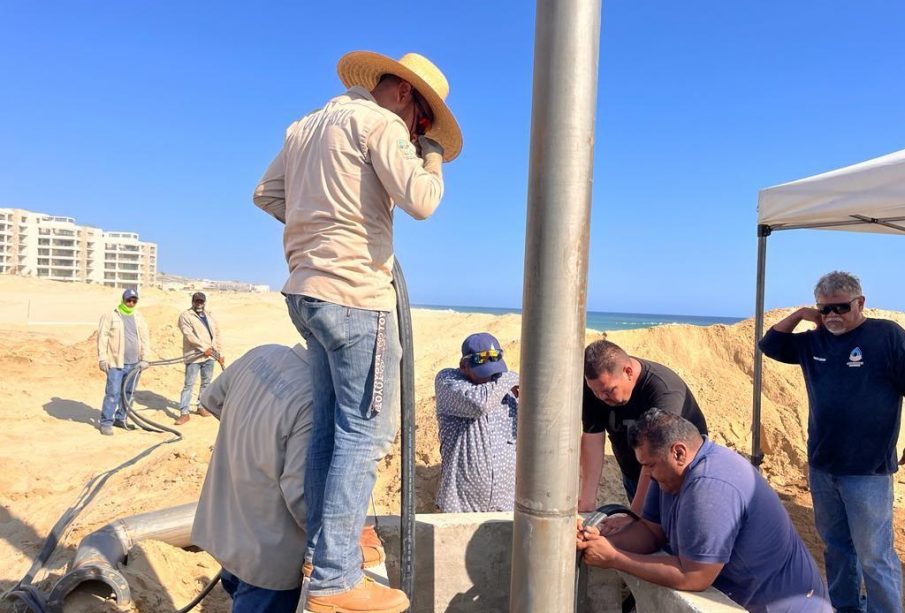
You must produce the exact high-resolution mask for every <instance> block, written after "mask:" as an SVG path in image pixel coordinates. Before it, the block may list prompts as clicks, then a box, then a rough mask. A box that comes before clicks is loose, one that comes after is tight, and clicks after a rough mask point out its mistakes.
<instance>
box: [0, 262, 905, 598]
mask: <svg viewBox="0 0 905 613" xmlns="http://www.w3.org/2000/svg"><path fill="white" fill-rule="evenodd" d="M118 297H119V291H117V290H112V289H110V288H103V287H97V286H89V285H80V284H70V283H57V282H51V281H42V280H38V279H28V278H18V277H10V276H2V275H0V398H2V403H0V420H2V423H3V426H4V427H3V431H2V434H0V466H2V467H3V470H2V471H0V560H2V561H3V564H2V567H0V591H2V590H6V589H8V588H9V587H11V586H12V585H13V584H14V583H15V582H16V581H17V580H18V579H19V578H20V577H21V576H22V575H23V574H24V573H25V572H26V570H28V568H29V566H30V564H31V560H32V558H33V557H34V556H35V555H36V554H37V552H38V550H39V548H40V547H41V545H42V543H43V541H44V539H45V537H46V536H47V534H48V533H49V531H50V529H51V527H52V526H53V524H54V523H55V522H56V521H57V519H58V518H59V516H60V515H61V514H62V513H63V512H64V511H65V510H66V509H67V508H68V507H69V506H70V505H71V504H73V503H74V502H75V500H76V499H77V498H78V496H79V494H80V492H81V491H82V488H83V486H84V484H85V483H86V482H87V481H88V480H89V479H91V478H92V477H93V476H95V475H97V474H98V473H100V472H103V471H105V470H107V469H110V468H113V467H115V466H118V465H119V464H121V463H123V462H125V461H127V460H129V459H130V458H132V457H133V456H135V455H136V454H138V453H139V452H141V451H142V450H144V449H145V448H147V447H150V446H151V445H153V444H154V443H157V442H160V441H163V440H166V438H168V435H161V434H154V433H147V432H141V431H138V432H133V433H126V432H123V431H120V430H116V435H115V436H113V437H102V436H100V435H99V434H98V431H97V430H96V427H95V423H96V421H97V419H98V417H99V414H100V413H99V407H100V403H101V399H102V396H103V389H104V380H105V379H104V374H103V373H101V372H100V371H99V370H98V369H97V362H96V348H95V346H96V343H95V331H96V322H97V320H98V318H99V317H100V315H101V314H102V313H103V312H104V311H105V310H108V309H112V308H113V307H115V306H116V304H117V303H118ZM188 303H189V296H188V295H187V294H185V295H184V294H182V293H173V292H164V291H161V290H145V291H143V292H142V295H141V300H140V302H139V309H140V310H141V312H142V313H143V314H144V316H145V317H146V318H147V320H148V323H149V326H150V329H151V338H152V344H153V351H152V354H153V356H154V359H162V358H171V357H174V356H178V355H180V354H181V350H182V340H181V335H180V334H179V332H178V330H177V328H176V319H177V317H178V315H179V313H180V312H181V311H182V310H184V309H185V308H187V307H188V306H189V304H188ZM208 307H209V309H210V311H211V312H213V313H214V315H215V316H216V317H217V319H218V322H219V323H220V328H221V330H222V333H223V336H224V355H225V357H226V359H227V360H228V361H229V360H231V359H234V358H236V357H238V356H239V355H241V354H242V353H243V352H245V351H247V350H248V349H250V348H252V347H254V346H256V345H260V344H264V343H285V344H293V343H295V342H296V340H297V339H298V334H297V332H296V331H295V329H294V328H293V326H292V324H291V323H290V321H289V317H288V315H287V313H286V307H285V305H284V303H283V300H282V297H281V296H280V295H279V294H276V293H270V294H220V293H210V294H209V295H208ZM788 312H789V310H788V309H786V310H777V311H772V312H770V313H768V314H767V318H766V325H767V326H769V325H771V324H772V323H774V322H776V321H777V320H778V319H780V318H781V317H783V316H784V315H785V314H787V313H788ZM868 315H870V316H873V317H884V318H889V319H894V320H896V321H898V322H899V323H900V324H905V314H903V313H896V312H889V311H872V310H869V311H868ZM413 320H414V345H415V357H416V372H415V382H416V397H417V417H416V428H417V442H416V462H417V483H416V496H417V504H418V511H419V512H432V511H433V508H434V507H433V498H434V494H435V492H436V488H437V483H438V477H439V471H440V450H439V443H438V441H437V427H436V420H435V417H434V387H433V381H434V375H435V374H436V372H437V371H438V370H440V369H441V368H446V367H454V366H455V365H456V364H457V361H458V355H459V347H460V344H461V342H462V339H463V338H464V337H465V336H467V335H468V334H470V333H472V332H477V331H488V332H490V333H492V334H494V335H495V336H496V337H497V338H499V340H500V342H501V343H502V345H503V348H504V350H505V352H506V360H507V363H508V364H509V367H510V368H511V369H513V370H519V337H520V334H521V319H520V317H519V316H518V315H503V316H495V315H486V314H465V313H454V312H445V311H437V310H418V309H416V310H414V311H413ZM752 330H753V323H752V321H751V320H745V321H742V322H740V323H738V324H735V325H731V326H724V325H714V326H710V327H706V328H701V327H693V326H687V325H666V326H661V327H658V328H651V329H645V330H629V331H618V332H613V333H611V334H609V335H608V338H610V339H611V340H613V341H614V342H616V343H618V344H619V345H621V346H622V347H624V348H625V349H626V350H627V351H629V352H630V353H632V354H634V355H637V356H640V357H644V358H648V359H651V360H654V361H657V362H661V363H663V364H666V365H668V366H669V367H671V368H672V369H674V370H675V371H676V372H678V373H679V374H680V375H681V376H682V377H683V378H684V379H685V381H686V382H687V383H688V385H689V387H691V389H692V391H693V392H694V394H695V396H696V397H697V399H698V401H699V403H700V404H701V407H702V408H703V410H704V412H705V414H706V416H707V421H708V424H709V426H710V431H711V434H712V437H713V439H714V440H716V441H717V442H718V443H721V444H725V445H727V446H729V447H732V448H733V449H736V450H738V451H739V452H741V453H745V454H747V453H749V452H750V449H751V436H750V423H751V389H752V387H751V379H752V370H753V369H752V334H753V332H752ZM600 337H602V334H601V333H599V332H593V331H589V332H588V336H587V340H588V341H589V342H590V341H591V340H594V339H596V338H600ZM551 351H555V348H551ZM182 377H183V369H182V367H181V366H178V365H177V366H169V367H157V368H152V369H150V370H149V371H148V372H147V373H145V374H144V375H143V376H142V379H141V384H140V391H139V393H138V394H137V397H136V400H137V403H136V404H137V406H138V408H139V409H140V410H141V412H142V415H145V416H147V417H149V418H150V419H153V420H155V421H160V422H162V423H167V424H170V423H172V419H173V418H174V417H175V416H176V415H177V413H178V408H177V404H178V397H179V392H180V390H181V388H182ZM806 426H807V403H806V395H805V388H804V384H803V382H802V379H801V374H800V371H799V369H798V368H797V367H795V366H789V365H784V364H778V363H776V362H773V361H770V360H766V361H765V370H764V400H763V427H762V433H763V435H762V441H763V447H764V450H765V452H766V454H767V455H766V460H765V462H764V464H763V470H764V474H765V475H766V476H767V478H768V479H769V481H770V483H771V484H772V485H773V487H774V488H775V489H776V490H777V491H778V492H779V495H780V497H781V498H782V500H783V502H784V503H785V505H786V507H787V508H788V510H789V513H790V514H791V516H792V519H793V520H794V522H795V524H796V526H797V527H798V530H799V532H800V533H801V535H802V537H803V538H804V539H805V542H806V543H807V544H808V546H809V547H810V549H811V551H812V552H813V553H814V555H815V558H816V559H817V561H818V563H820V564H821V565H822V554H821V549H820V543H819V540H818V538H817V536H816V533H815V531H814V527H813V519H812V514H811V504H810V496H809V495H808V492H807V482H806V477H805V475H806V472H805V471H806V452H805V431H806ZM181 431H182V432H183V433H184V436H185V438H184V439H183V440H182V441H180V442H179V443H176V444H169V445H162V446H160V447H158V448H157V449H155V450H154V451H153V452H151V454H150V455H149V456H148V457H145V458H143V459H141V460H140V461H138V462H136V463H135V464H133V465H130V466H127V467H124V468H123V469H121V470H119V471H118V472H117V473H116V474H114V475H113V476H112V477H111V478H110V479H109V481H107V483H106V485H105V486H104V488H103V489H102V490H101V491H100V493H99V494H98V496H97V497H96V498H95V499H94V501H93V502H92V503H91V504H90V505H89V506H88V507H87V509H86V510H85V511H84V512H82V514H81V515H80V516H79V518H78V520H77V521H76V522H75V524H74V526H73V529H72V531H71V532H70V533H69V534H68V535H67V536H66V538H65V539H64V541H63V542H62V544H61V546H60V548H59V549H58V551H57V553H56V555H54V557H53V558H52V559H51V564H50V565H49V567H48V568H49V570H48V572H47V573H44V574H43V575H41V576H40V577H39V579H40V580H41V585H42V587H46V586H48V585H50V584H52V582H53V581H55V580H56V579H57V578H58V577H59V576H60V575H61V574H62V573H63V572H65V565H66V564H67V563H68V562H69V561H70V560H71V559H72V556H73V553H74V551H75V547H76V546H77V545H78V543H79V541H80V540H81V539H82V538H83V537H84V536H86V535H87V534H89V533H90V532H92V531H94V530H96V529H97V528H99V527H101V526H103V525H104V524H106V523H108V522H110V521H111V520H113V519H116V518H118V517H125V516H129V515H134V514H136V513H141V512H146V511H151V510H156V509H160V508H164V507H168V506H172V505H177V504H182V503H185V502H191V501H194V500H197V497H198V493H199V491H200V488H201V484H202V481H203V479H204V475H205V471H206V468H207V462H208V459H209V457H210V453H211V446H212V445H213V442H214V440H215V437H216V432H217V421H216V420H215V419H213V418H200V417H197V416H193V417H192V419H191V421H190V422H189V423H188V424H186V425H185V426H183V427H182V428H181ZM576 436H577V433H576ZM901 448H902V444H901V442H900V444H899V449H901ZM903 481H905V479H903V476H902V472H900V473H898V475H897V479H896V489H895V493H896V499H895V500H896V501H895V527H896V540H897V548H898V551H899V556H900V558H902V557H905V534H903V531H905V500H903V492H905V490H903V487H902V486H903ZM399 488H400V468H399V451H398V447H397V449H396V450H395V451H394V452H393V453H391V454H390V455H389V456H388V457H387V458H386V459H385V460H384V461H383V462H382V463H381V466H380V471H379V476H378V481H377V485H376V487H375V490H374V500H375V504H376V507H377V512H378V513H398V512H399V511H398V509H399ZM599 500H600V501H601V502H604V501H606V502H624V498H623V494H622V488H621V484H620V482H619V479H618V470H617V467H616V463H615V461H613V460H612V458H610V459H609V460H608V461H607V463H606V467H605V471H604V476H603V479H602V481H601V487H600V497H599ZM216 570H217V565H216V563H215V562H214V561H213V560H212V559H211V558H210V557H209V556H208V555H207V554H205V553H192V552H187V551H182V550H180V549H176V548H173V547H170V546H168V545H165V544H163V543H158V542H146V543H143V544H141V545H139V546H138V547H137V548H136V549H133V552H132V556H131V558H130V563H129V565H128V567H127V569H126V573H127V576H128V578H129V580H130V585H131V587H132V590H133V596H134V599H135V606H136V609H135V610H139V611H146V612H151V611H154V612H163V611H173V610H175V609H178V608H179V607H182V606H183V605H185V604H186V603H187V602H188V601H189V600H190V599H191V598H192V597H193V596H194V595H195V594H197V593H198V592H199V591H200V589H201V587H202V586H203V585H204V583H205V582H206V581H207V580H208V579H209V578H210V577H211V576H213V574H214V573H215V572H216ZM4 607H7V608H8V607H9V605H8V604H3V603H0V610H5V609H4ZM72 609H73V610H79V607H78V606H74V607H72ZM82 610H86V611H88V610H94V611H96V610H99V608H98V605H97V602H96V601H88V602H87V604H84V605H83V609H82ZM197 610H200V611H204V612H206V613H219V612H226V611H228V610H229V606H228V600H227V598H226V596H225V595H224V594H223V592H222V590H221V589H220V588H217V589H216V590H215V591H214V592H213V594H212V596H211V597H209V599H208V600H206V601H205V602H204V603H203V605H202V606H201V607H200V608H199V609H197Z"/></svg>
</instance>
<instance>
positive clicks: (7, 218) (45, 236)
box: [0, 208, 157, 288]
mask: <svg viewBox="0 0 905 613" xmlns="http://www.w3.org/2000/svg"><path fill="white" fill-rule="evenodd" d="M0 274H11V275H24V276H30V277H41V278H44V279H52V280H55V281H85V282H88V283H97V284H102V285H108V286H111V287H135V288H138V287H141V286H143V285H155V284H156V283H157V245H156V244H154V243H147V242H143V241H141V240H139V239H138V234H135V233H134V232H105V231H104V230H101V229H100V228H94V227H91V226H80V225H78V224H76V223H75V219H73V218H72V217H58V216H54V215H46V214H44V213H35V212H32V211H26V210H23V209H5V208H0Z"/></svg>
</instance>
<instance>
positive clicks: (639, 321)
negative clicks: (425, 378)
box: [412, 304, 746, 331]
mask: <svg viewBox="0 0 905 613" xmlns="http://www.w3.org/2000/svg"><path fill="white" fill-rule="evenodd" d="M412 308H416V309H426V310H429V311H453V312H456V313H484V314H487V315H521V313H522V311H521V309H507V308H498V307H468V306H462V305H442V306H441V305H436V304H418V305H412ZM744 319H746V318H744V317H721V316H711V315H673V314H664V313H618V312H608V311H588V315H587V321H586V322H585V327H586V328H588V329H591V330H609V331H615V330H637V329H641V328H652V327H654V326H662V325H666V324H688V325H692V326H711V325H714V324H725V325H732V324H735V323H738V322H740V321H743V320H744Z"/></svg>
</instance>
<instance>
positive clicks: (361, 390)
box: [286, 295, 402, 596]
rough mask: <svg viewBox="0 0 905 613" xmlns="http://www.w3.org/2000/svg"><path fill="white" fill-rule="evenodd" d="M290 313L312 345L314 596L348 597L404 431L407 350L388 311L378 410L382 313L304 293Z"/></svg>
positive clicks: (308, 480) (291, 301)
mask: <svg viewBox="0 0 905 613" xmlns="http://www.w3.org/2000/svg"><path fill="white" fill-rule="evenodd" d="M286 304H287V305H288V307H289V315H290V317H291V318H292V322H293V323H294V324H295V326H296V328H298V330H299V332H300V333H301V335H302V336H303V337H304V338H305V340H306V341H307V343H308V360H309V366H310V368H311V376H312V384H313V390H312V391H313V394H314V402H313V414H314V426H313V430H312V434H311V442H310V446H309V448H308V465H307V467H306V470H305V503H306V506H307V516H306V520H307V527H308V549H307V551H306V559H308V560H310V561H311V562H312V563H313V565H314V572H313V573H312V575H311V583H310V589H309V593H310V594H311V595H315V596H326V595H330V594H337V593H340V592H345V591H348V590H350V589H352V588H353V587H355V586H356V585H357V584H358V583H359V582H360V581H361V580H362V578H363V574H362V571H361V550H360V549H359V546H358V536H359V534H360V533H361V529H362V527H363V526H364V523H365V518H366V516H367V509H368V498H369V497H370V495H371V490H372V489H373V488H374V481H375V479H376V477H377V463H378V462H379V461H380V460H381V459H382V458H383V457H384V456H385V455H386V454H387V452H388V451H389V450H390V447H391V445H392V444H393V440H394V439H395V438H396V430H397V429H398V427H399V363H400V360H401V358H402V346H401V345H400V344H399V333H398V331H397V326H396V318H395V316H394V314H392V313H389V314H386V345H385V353H384V367H385V372H384V377H383V380H384V384H383V385H384V386H383V390H382V391H383V407H382V409H381V411H380V412H379V413H376V412H375V411H374V410H373V409H372V406H371V401H372V398H373V397H374V396H375V394H374V391H375V385H374V384H375V376H374V372H375V347H376V344H377V331H378V318H379V317H380V316H381V313H379V312H377V311H366V310H363V309H353V308H349V307H345V306H340V305H337V304H333V303H330V302H324V301H322V300H317V299H314V298H309V297H307V296H300V295H289V296H287V297H286Z"/></svg>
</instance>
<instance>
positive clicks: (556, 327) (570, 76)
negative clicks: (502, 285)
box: [509, 0, 600, 613]
mask: <svg viewBox="0 0 905 613" xmlns="http://www.w3.org/2000/svg"><path fill="white" fill-rule="evenodd" d="M535 23H536V25H535V47H534V86H533V92H532V110H531V153H530V162H529V176H528V217H527V228H526V232H525V272H524V289H523V305H522V307H523V311H522V347H521V365H522V366H521V369H520V370H521V377H520V380H521V384H520V392H519V412H518V438H517V441H518V443H517V444H518V449H517V454H516V463H517V466H516V480H515V487H516V492H515V511H514V513H513V537H512V578H511V584H510V586H511V590H510V600H509V610H510V611H512V612H513V613H549V612H550V611H566V610H568V608H571V607H572V603H573V602H574V590H575V517H576V515H575V513H576V508H577V504H578V500H577V499H578V447H579V444H578V443H579V436H580V432H581V419H580V413H581V396H582V392H581V377H582V371H583V362H584V351H583V350H584V338H585V315H586V308H587V304H586V301H587V291H586V288H587V276H588V236H589V231H590V230H589V225H590V223H589V222H590V210H591V185H592V181H591V180H592V170H593V165H594V164H593V162H594V119H595V115H596V108H597V65H598V53H599V45H600V0H537V12H536V22H535ZM567 603H568V604H567Z"/></svg>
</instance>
